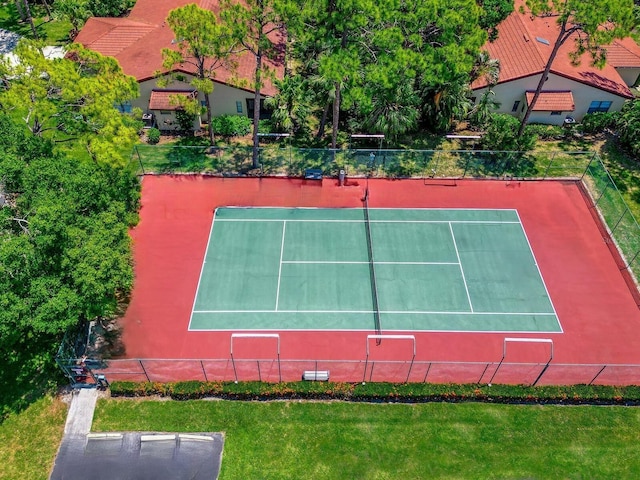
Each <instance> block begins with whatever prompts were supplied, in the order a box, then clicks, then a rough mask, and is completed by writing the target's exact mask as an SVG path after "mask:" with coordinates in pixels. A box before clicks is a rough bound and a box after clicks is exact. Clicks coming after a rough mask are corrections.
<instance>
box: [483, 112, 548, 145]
mask: <svg viewBox="0 0 640 480" xmlns="http://www.w3.org/2000/svg"><path fill="white" fill-rule="evenodd" d="M519 128H520V120H518V119H517V118H515V117H512V116H511V115H506V114H499V113H498V114H494V115H492V116H491V120H489V126H488V127H487V131H486V133H485V134H484V136H483V137H482V146H483V148H485V149H487V150H503V151H518V152H526V151H529V150H532V149H533V147H534V145H535V143H536V140H537V137H536V134H535V132H534V131H532V130H531V126H530V125H527V127H526V128H525V130H524V132H523V133H522V136H520V137H518V129H519Z"/></svg>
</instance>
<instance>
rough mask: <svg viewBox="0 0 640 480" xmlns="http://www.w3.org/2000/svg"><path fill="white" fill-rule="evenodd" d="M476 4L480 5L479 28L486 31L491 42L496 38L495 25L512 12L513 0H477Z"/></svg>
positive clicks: (496, 30)
mask: <svg viewBox="0 0 640 480" xmlns="http://www.w3.org/2000/svg"><path fill="white" fill-rule="evenodd" d="M478 5H479V6H480V7H482V13H481V14H480V18H479V19H478V20H479V25H480V28H482V29H483V30H486V31H487V33H488V34H489V40H491V41H492V42H493V41H495V40H496V39H497V38H498V29H497V28H496V27H497V26H498V24H499V23H500V22H502V21H503V20H504V19H505V18H507V17H508V16H509V15H510V14H511V13H512V12H513V0H478Z"/></svg>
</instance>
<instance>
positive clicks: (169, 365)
mask: <svg viewBox="0 0 640 480" xmlns="http://www.w3.org/2000/svg"><path fill="white" fill-rule="evenodd" d="M307 371H311V372H327V373H328V377H329V380H331V381H335V382H350V383H353V382H397V383H404V382H417V383H426V382H428V383H471V384H488V383H494V384H526V385H578V384H585V385H637V384H639V383H640V365H635V364H634V365H622V364H574V363H572V364H562V363H553V362H551V363H544V362H541V363H510V362H499V361H495V362H443V361H423V360H421V361H411V360H400V361H390V360H375V361H372V360H368V361H367V360H365V359H362V360H291V359H281V360H278V359H241V360H238V359H232V358H226V359H202V360H197V359H118V360H109V361H106V362H104V363H103V364H102V365H96V366H95V367H94V368H93V369H92V374H93V375H99V374H103V375H105V376H106V377H107V378H108V379H109V381H111V382H113V381H138V382H175V381H185V380H200V381H208V382H212V381H229V382H230V381H256V380H257V381H263V382H292V381H299V380H301V379H302V376H303V374H304V372H307Z"/></svg>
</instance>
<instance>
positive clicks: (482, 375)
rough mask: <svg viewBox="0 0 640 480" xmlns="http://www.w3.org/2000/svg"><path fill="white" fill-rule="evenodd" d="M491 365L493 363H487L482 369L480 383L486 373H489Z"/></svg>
mask: <svg viewBox="0 0 640 480" xmlns="http://www.w3.org/2000/svg"><path fill="white" fill-rule="evenodd" d="M489 365H491V364H490V363H487V365H486V366H485V367H484V370H483V371H482V374H481V375H480V378H479V379H478V382H477V383H478V385H480V384H481V383H482V379H483V378H484V374H485V373H487V370H488V368H489Z"/></svg>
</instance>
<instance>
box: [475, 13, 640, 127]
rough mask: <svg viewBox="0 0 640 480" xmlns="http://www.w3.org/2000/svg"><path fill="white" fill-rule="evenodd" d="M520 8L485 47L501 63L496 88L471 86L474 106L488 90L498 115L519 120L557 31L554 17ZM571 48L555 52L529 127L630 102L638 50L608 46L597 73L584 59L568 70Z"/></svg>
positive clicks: (480, 83) (627, 43) (623, 44)
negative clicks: (605, 60) (604, 58)
mask: <svg viewBox="0 0 640 480" xmlns="http://www.w3.org/2000/svg"><path fill="white" fill-rule="evenodd" d="M522 5H524V2H523V0H516V2H515V7H516V8H515V11H514V12H513V13H512V14H511V15H510V16H509V17H507V18H506V19H505V20H504V21H503V22H502V23H501V24H500V25H499V26H498V32H499V36H498V39H497V40H496V41H495V42H493V43H491V42H488V43H487V44H485V46H484V49H485V50H487V51H488V52H489V54H490V56H491V57H492V58H495V59H498V60H499V61H500V76H499V79H498V82H497V84H496V85H493V86H491V85H489V84H488V81H487V79H486V78H479V79H478V80H476V81H475V82H474V83H473V84H472V85H471V88H472V90H473V97H472V100H473V101H474V102H475V103H478V102H479V101H480V98H481V97H482V95H483V94H485V93H486V92H487V91H488V90H491V91H493V93H494V94H495V97H494V100H496V101H497V102H499V103H500V107H499V109H498V110H497V112H498V113H507V114H510V115H514V116H516V117H518V118H522V117H523V116H524V113H525V111H526V109H527V106H528V104H529V102H530V101H531V99H532V98H533V93H534V92H535V90H536V88H537V86H538V82H539V81H540V77H541V75H542V73H543V71H544V68H545V65H546V62H547V60H548V58H549V55H550V54H551V50H552V47H553V43H554V41H555V39H556V36H557V32H558V25H557V24H556V18H555V17H546V18H539V17H532V16H531V15H529V14H525V13H521V12H520V7H521V6H522ZM525 10H526V9H525ZM573 48H574V42H573V41H572V39H569V40H568V41H567V42H565V44H564V45H563V46H562V47H561V48H560V51H559V52H558V55H557V57H556V58H555V60H554V63H553V66H552V67H551V72H550V73H549V75H548V78H547V80H546V82H545V84H544V87H543V90H542V92H541V94H540V97H539V98H538V101H537V102H536V105H535V106H534V110H533V112H532V114H531V116H530V119H529V122H530V123H543V124H550V125H562V124H563V123H564V122H565V120H566V121H572V120H575V121H578V122H579V121H581V120H582V118H583V117H584V116H585V115H586V114H587V113H593V112H596V111H602V112H613V111H618V110H620V109H621V108H622V106H623V105H624V103H625V102H626V101H627V100H630V99H632V98H634V94H633V92H632V91H631V88H632V87H634V86H635V85H637V84H638V81H639V80H640V79H639V77H640V46H638V45H637V44H636V43H635V42H634V41H633V40H632V39H630V38H626V39H624V40H616V41H614V42H613V43H612V44H611V45H609V46H607V47H606V49H607V64H606V65H605V67H604V68H602V69H599V68H597V67H594V66H592V65H591V62H590V58H589V56H588V55H586V54H585V55H584V56H583V58H582V59H581V62H580V64H579V65H572V64H571V59H570V57H569V52H570V51H571V50H572V49H573Z"/></svg>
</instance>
